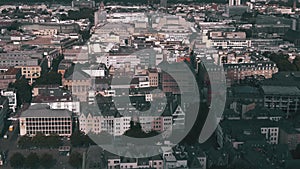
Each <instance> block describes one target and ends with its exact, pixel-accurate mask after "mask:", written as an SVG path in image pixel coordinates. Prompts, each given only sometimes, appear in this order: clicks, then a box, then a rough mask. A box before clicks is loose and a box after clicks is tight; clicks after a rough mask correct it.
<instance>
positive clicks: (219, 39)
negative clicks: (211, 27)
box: [206, 32, 251, 49]
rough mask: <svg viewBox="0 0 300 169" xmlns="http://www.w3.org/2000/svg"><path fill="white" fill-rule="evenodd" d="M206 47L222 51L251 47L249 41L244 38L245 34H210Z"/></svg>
mask: <svg viewBox="0 0 300 169" xmlns="http://www.w3.org/2000/svg"><path fill="white" fill-rule="evenodd" d="M206 46H207V47H216V48H223V49H227V48H248V47H251V40H250V39H247V38H246V33H245V32H210V33H209V36H208V39H207V41H206Z"/></svg>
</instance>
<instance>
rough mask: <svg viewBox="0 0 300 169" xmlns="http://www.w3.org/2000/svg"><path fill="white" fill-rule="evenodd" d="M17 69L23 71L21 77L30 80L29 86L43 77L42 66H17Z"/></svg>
mask: <svg viewBox="0 0 300 169" xmlns="http://www.w3.org/2000/svg"><path fill="white" fill-rule="evenodd" d="M16 68H20V69H21V75H22V76H25V78H26V79H27V80H29V84H32V83H33V82H34V81H35V80H36V79H37V78H39V77H40V76H41V71H42V68H41V67H40V66H16Z"/></svg>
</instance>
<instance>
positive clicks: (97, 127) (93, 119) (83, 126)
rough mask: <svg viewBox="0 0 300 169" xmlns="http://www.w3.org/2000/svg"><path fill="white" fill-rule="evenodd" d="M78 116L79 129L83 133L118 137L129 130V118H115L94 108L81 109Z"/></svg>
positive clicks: (113, 115)
mask: <svg viewBox="0 0 300 169" xmlns="http://www.w3.org/2000/svg"><path fill="white" fill-rule="evenodd" d="M81 112H82V113H81V114H80V115H79V129H80V130H81V131H83V132H84V133H94V134H99V133H101V132H107V133H109V134H111V135H113V136H120V135H123V134H124V133H125V131H127V130H128V129H129V128H130V121H131V117H115V114H114V113H113V112H106V113H103V114H102V113H101V111H100V109H99V108H98V107H96V106H92V105H90V106H89V107H83V109H82V111H81Z"/></svg>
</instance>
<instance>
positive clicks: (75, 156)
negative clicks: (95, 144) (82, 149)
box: [69, 151, 82, 169]
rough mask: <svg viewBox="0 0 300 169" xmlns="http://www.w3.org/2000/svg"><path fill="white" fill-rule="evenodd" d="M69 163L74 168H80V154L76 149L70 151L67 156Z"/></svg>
mask: <svg viewBox="0 0 300 169" xmlns="http://www.w3.org/2000/svg"><path fill="white" fill-rule="evenodd" d="M69 164H70V165H71V166H72V167H74V168H77V169H78V168H80V167H81V164H82V155H81V154H80V153H78V152H76V151H74V152H72V153H71V155H70V158H69Z"/></svg>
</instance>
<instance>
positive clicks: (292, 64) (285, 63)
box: [263, 52, 300, 71]
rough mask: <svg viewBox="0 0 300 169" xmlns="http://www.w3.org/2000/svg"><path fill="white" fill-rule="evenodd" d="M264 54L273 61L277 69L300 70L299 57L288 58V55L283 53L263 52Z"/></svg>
mask: <svg viewBox="0 0 300 169" xmlns="http://www.w3.org/2000/svg"><path fill="white" fill-rule="evenodd" d="M263 55H264V56H266V57H268V58H270V60H271V61H273V62H275V63H276V65H277V67H278V69H279V71H300V57H299V56H297V57H296V58H295V59H294V60H290V57H289V55H287V54H283V53H271V52H265V53H263Z"/></svg>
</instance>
